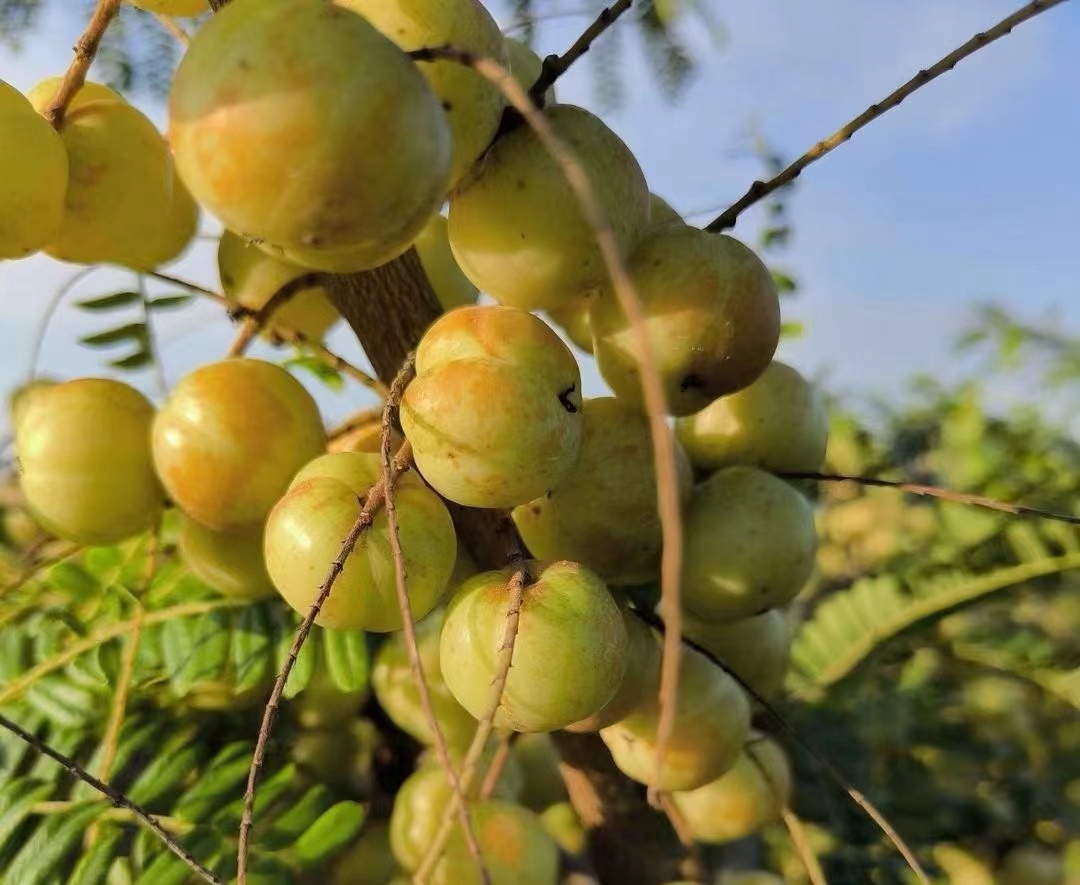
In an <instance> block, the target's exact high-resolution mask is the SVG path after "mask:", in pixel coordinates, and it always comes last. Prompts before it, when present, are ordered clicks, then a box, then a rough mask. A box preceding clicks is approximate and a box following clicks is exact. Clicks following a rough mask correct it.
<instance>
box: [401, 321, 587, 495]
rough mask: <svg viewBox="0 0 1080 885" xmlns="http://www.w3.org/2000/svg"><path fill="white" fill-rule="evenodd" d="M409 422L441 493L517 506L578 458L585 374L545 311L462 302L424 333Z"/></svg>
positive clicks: (406, 409)
mask: <svg viewBox="0 0 1080 885" xmlns="http://www.w3.org/2000/svg"><path fill="white" fill-rule="evenodd" d="M401 426H402V428H403V429H404V430H405V436H406V437H407V438H408V439H409V441H410V442H411V443H412V447H413V456H414V458H415V459H416V466H417V467H418V468H419V469H420V472H421V473H422V474H423V476H424V478H425V479H426V480H427V481H428V482H429V483H430V484H431V486H432V487H433V488H434V489H435V490H436V491H437V492H439V494H440V495H442V496H443V497H445V498H449V499H450V500H451V501H455V502H457V503H458V504H464V505H466V506H470V507H513V506H514V505H516V504H523V503H525V502H526V501H530V500H532V499H533V498H535V497H537V496H539V495H542V494H544V493H545V492H547V491H548V490H550V489H552V488H554V487H555V486H556V485H557V484H558V482H559V481H560V480H562V478H563V477H564V476H566V474H567V473H568V472H569V471H570V469H571V467H572V466H573V463H574V460H575V458H576V457H577V454H578V445H579V442H580V433H581V375H580V373H579V371H578V367H577V363H576V362H575V361H574V357H573V355H572V354H571V353H570V350H569V349H568V348H567V347H566V345H565V344H563V343H562V341H561V340H559V336H558V335H556V334H555V333H554V332H553V331H552V330H551V329H550V328H549V327H548V326H546V325H545V324H544V322H543V320H540V319H538V318H537V317H535V316H533V315H532V314H529V313H526V312H525V311H523V310H518V309H516V308H511V307H461V308H458V309H457V310H453V311H450V313H447V314H445V315H443V316H442V317H440V318H439V319H438V320H436V321H435V323H434V324H432V326H431V327H430V328H429V329H428V330H427V332H426V333H425V334H424V337H423V339H422V340H421V341H420V346H419V347H418V348H417V351H416V378H415V379H414V380H413V381H412V383H411V384H409V386H408V388H407V389H406V391H405V396H404V399H403V400H402V404H401Z"/></svg>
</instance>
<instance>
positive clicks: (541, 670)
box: [440, 562, 629, 731]
mask: <svg viewBox="0 0 1080 885" xmlns="http://www.w3.org/2000/svg"><path fill="white" fill-rule="evenodd" d="M525 567H526V568H527V570H528V572H529V574H530V576H531V577H532V579H533V581H532V583H530V584H528V585H527V586H526V588H525V591H524V598H523V601H522V606H521V615H520V620H519V624H518V632H517V638H516V641H515V644H514V651H513V666H512V667H511V668H510V672H509V675H508V676H507V680H506V686H505V690H504V691H503V695H502V703H501V704H500V706H499V708H498V710H497V711H496V713H495V725H496V727H498V728H512V729H514V730H515V731H555V730H556V729H559V728H563V727H564V726H566V725H569V724H570V723H571V722H577V721H578V720H580V719H584V718H586V717H588V716H593V715H595V714H596V713H597V712H599V710H600V709H601V708H602V707H603V706H604V705H605V704H606V703H608V701H610V700H611V699H612V697H614V695H615V692H616V691H617V690H618V688H619V685H620V684H621V682H622V679H623V675H624V674H625V672H626V663H627V652H628V648H629V640H628V638H627V635H626V626H625V623H624V621H623V615H622V612H621V611H620V609H619V606H618V604H617V603H616V602H615V600H614V599H613V598H612V596H611V593H610V592H608V589H607V587H605V586H604V583H603V581H601V580H600V579H599V578H598V577H597V576H596V575H595V574H593V573H592V572H590V571H589V570H588V569H586V568H584V567H582V566H580V565H578V564H577V563H572V562H551V563H540V562H530V563H526V564H525ZM515 571H516V569H515V568H509V569H504V570H502V571H498V572H484V573H483V574H480V575H477V576H476V577H475V578H471V579H470V580H468V581H466V582H465V583H464V584H462V585H461V587H460V588H459V589H458V591H457V593H455V594H454V597H453V598H452V599H451V600H450V604H449V606H448V608H447V612H446V619H445V621H444V622H443V629H442V639H441V643H440V660H441V663H442V672H443V678H444V679H445V680H446V684H447V685H448V686H449V687H450V690H451V691H452V692H453V693H454V696H455V697H456V698H457V699H458V701H459V703H461V705H462V706H463V707H464V708H465V709H466V710H468V711H469V712H470V713H471V714H472V715H473V716H475V717H477V718H480V717H481V716H483V715H484V713H485V710H486V708H487V706H488V703H489V698H490V695H491V683H492V680H493V678H494V677H495V674H496V669H497V667H498V656H499V649H500V647H501V645H502V641H503V631H504V629H505V623H506V613H507V605H508V601H509V593H508V590H507V586H508V583H509V581H510V579H511V577H512V576H513V575H514V573H515Z"/></svg>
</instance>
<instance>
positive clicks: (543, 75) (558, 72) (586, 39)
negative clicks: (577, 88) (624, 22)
mask: <svg viewBox="0 0 1080 885" xmlns="http://www.w3.org/2000/svg"><path fill="white" fill-rule="evenodd" d="M633 4H634V0H618V2H617V3H612V4H611V6H606V7H604V9H602V10H601V11H600V14H599V15H598V16H597V17H596V20H595V21H594V22H593V23H592V24H591V25H589V27H587V28H586V29H585V30H584V31H583V32H582V34H581V36H580V37H578V38H577V40H575V41H574V45H573V46H571V47H570V48H569V49H567V50H566V52H564V53H563V54H562V55H549V56H548V57H547V58H545V59H544V65H543V67H542V68H541V69H540V76H539V77H538V78H537V79H536V82H535V83H534V84H533V85H532V86H531V87H530V88H529V98H531V99H532V100H533V102H535V103H536V104H538V105H540V104H542V103H543V96H544V93H545V92H547V91H548V90H549V89H550V88H551V87H552V86H554V85H555V81H556V80H558V79H559V78H560V77H561V76H562V75H563V74H565V73H566V72H567V71H568V70H570V66H571V65H573V64H574V62H576V61H577V60H578V59H579V58H581V57H582V56H583V55H584V54H585V53H586V52H588V51H589V49H590V48H591V47H592V44H593V41H594V40H596V38H597V37H599V36H600V35H601V34H603V33H604V31H606V30H607V29H608V28H610V27H611V26H612V25H613V24H615V22H616V21H618V19H619V16H621V15H622V14H623V13H624V12H626V11H627V10H628V9H629V8H630V7H631V6H633Z"/></svg>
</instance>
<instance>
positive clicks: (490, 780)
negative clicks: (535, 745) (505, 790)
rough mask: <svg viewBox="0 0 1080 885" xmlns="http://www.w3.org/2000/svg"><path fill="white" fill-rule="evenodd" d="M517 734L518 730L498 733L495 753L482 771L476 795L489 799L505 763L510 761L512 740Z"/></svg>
mask: <svg viewBox="0 0 1080 885" xmlns="http://www.w3.org/2000/svg"><path fill="white" fill-rule="evenodd" d="M519 734H520V732H517V731H504V732H503V733H502V734H500V735H499V743H498V745H497V746H496V747H495V755H494V756H492V757H491V764H490V765H489V766H488V770H487V771H486V772H484V780H483V782H482V783H481V784H480V793H479V794H478V795H479V796H480V798H481V799H490V798H491V797H492V795H493V794H494V793H495V788H496V787H497V786H498V785H499V778H501V777H502V773H503V770H504V769H505V768H506V763H507V762H509V761H510V753H511V751H512V750H513V747H514V741H515V739H516V738H517V736H518V735H519Z"/></svg>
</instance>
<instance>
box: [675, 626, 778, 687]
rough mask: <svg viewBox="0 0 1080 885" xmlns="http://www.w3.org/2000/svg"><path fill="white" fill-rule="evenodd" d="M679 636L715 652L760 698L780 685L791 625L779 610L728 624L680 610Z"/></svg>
mask: <svg viewBox="0 0 1080 885" xmlns="http://www.w3.org/2000/svg"><path fill="white" fill-rule="evenodd" d="M683 635H684V636H685V637H686V638H687V639H692V640H693V641H694V642H696V643H697V644H698V645H700V646H701V647H702V648H704V649H706V650H707V651H710V652H712V653H713V654H714V655H716V656H717V657H718V658H719V659H720V660H721V661H723V662H724V664H726V665H727V666H728V667H730V668H731V670H732V671H734V672H735V673H736V674H737V675H738V676H739V677H741V678H742V680H743V681H744V682H746V683H747V684H748V685H749V686H750V687H751V688H752V689H754V691H756V692H757V693H758V694H759V695H761V696H763V697H766V698H768V697H771V696H772V695H775V694H776V693H777V692H779V691H780V689H781V687H782V686H783V684H784V677H785V676H786V675H787V670H788V664H789V663H790V660H791V641H792V639H793V638H794V627H793V625H792V623H791V620H790V619H789V616H788V614H787V612H785V611H784V610H783V609H778V608H774V609H770V610H769V611H767V612H764V613H763V614H760V615H753V616H751V617H748V618H743V619H741V620H738V621H731V622H728V623H723V622H714V621H704V620H702V619H700V618H696V617H694V616H693V615H692V614H690V613H689V612H684V613H683Z"/></svg>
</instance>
